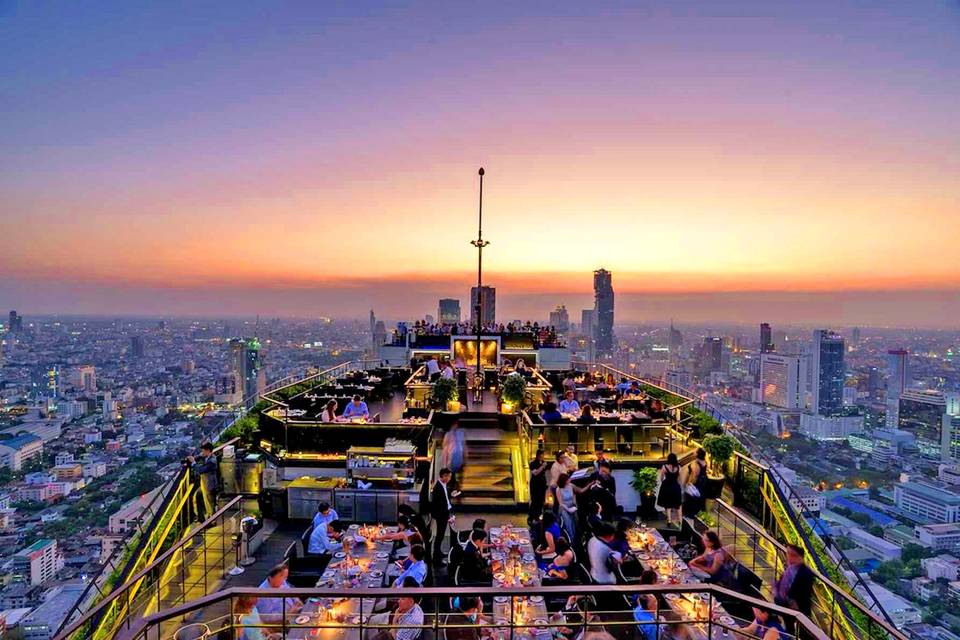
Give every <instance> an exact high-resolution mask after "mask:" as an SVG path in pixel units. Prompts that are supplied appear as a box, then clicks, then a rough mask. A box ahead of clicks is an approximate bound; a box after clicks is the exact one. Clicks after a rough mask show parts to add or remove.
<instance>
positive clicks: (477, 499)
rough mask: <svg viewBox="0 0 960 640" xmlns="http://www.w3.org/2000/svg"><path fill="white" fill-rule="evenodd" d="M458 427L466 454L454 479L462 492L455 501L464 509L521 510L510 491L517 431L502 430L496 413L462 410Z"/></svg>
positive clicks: (511, 489)
mask: <svg viewBox="0 0 960 640" xmlns="http://www.w3.org/2000/svg"><path fill="white" fill-rule="evenodd" d="M460 428H461V429H462V430H463V432H464V436H465V441H466V450H467V451H466V454H467V455H466V459H465V461H464V468H463V471H462V473H461V474H460V477H459V478H457V480H458V481H459V484H460V486H459V488H460V491H461V492H462V493H461V494H460V495H459V496H457V498H455V499H454V503H455V504H456V505H458V506H460V507H461V508H462V509H465V510H483V511H485V512H499V513H504V512H522V511H524V510H525V506H524V505H518V504H517V502H516V499H515V498H514V491H513V482H514V478H513V466H512V464H511V451H512V449H513V448H515V447H517V446H518V439H517V434H516V433H515V432H511V431H506V430H504V429H502V428H501V427H500V421H499V419H498V417H497V414H496V413H482V412H466V413H463V414H461V416H460ZM525 481H526V479H525V478H524V479H521V482H525Z"/></svg>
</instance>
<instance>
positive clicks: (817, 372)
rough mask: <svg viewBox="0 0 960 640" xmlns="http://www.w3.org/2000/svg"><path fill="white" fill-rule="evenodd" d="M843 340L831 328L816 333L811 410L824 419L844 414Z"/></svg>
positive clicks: (818, 330)
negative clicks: (824, 417)
mask: <svg viewBox="0 0 960 640" xmlns="http://www.w3.org/2000/svg"><path fill="white" fill-rule="evenodd" d="M845 352H846V345H845V344H844V340H843V337H842V336H840V335H839V334H838V333H835V332H833V331H830V330H829V329H817V330H816V331H814V332H813V348H812V354H811V355H812V361H811V367H812V369H813V380H812V383H813V384H812V385H811V391H812V402H811V405H810V409H811V411H813V412H814V413H816V414H819V415H822V416H834V415H838V414H840V413H842V412H843V382H844V374H845V371H844V353H845Z"/></svg>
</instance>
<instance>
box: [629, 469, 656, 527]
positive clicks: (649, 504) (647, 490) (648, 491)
mask: <svg viewBox="0 0 960 640" xmlns="http://www.w3.org/2000/svg"><path fill="white" fill-rule="evenodd" d="M657 480H658V477H657V470H656V469H654V468H653V467H641V468H640V469H636V470H635V471H634V472H633V479H632V480H631V481H630V486H631V487H633V490H634V491H636V492H637V493H639V494H640V509H639V513H640V517H641V518H644V519H647V520H652V519H654V518H656V517H657V496H656V491H657Z"/></svg>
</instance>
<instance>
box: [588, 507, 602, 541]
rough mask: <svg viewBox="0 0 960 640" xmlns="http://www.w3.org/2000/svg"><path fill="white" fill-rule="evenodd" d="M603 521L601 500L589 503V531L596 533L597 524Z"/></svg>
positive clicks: (592, 533) (591, 533)
mask: <svg viewBox="0 0 960 640" xmlns="http://www.w3.org/2000/svg"><path fill="white" fill-rule="evenodd" d="M602 522H603V507H602V506H601V505H600V503H599V502H596V501H594V502H588V503H587V533H589V534H590V535H596V530H597V526H599V525H600V524H601V523H602Z"/></svg>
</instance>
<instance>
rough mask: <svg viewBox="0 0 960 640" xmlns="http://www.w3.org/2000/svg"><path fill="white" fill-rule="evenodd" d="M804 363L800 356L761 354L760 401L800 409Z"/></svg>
mask: <svg viewBox="0 0 960 640" xmlns="http://www.w3.org/2000/svg"><path fill="white" fill-rule="evenodd" d="M805 364H806V359H805V358H802V357H800V356H785V355H780V354H776V353H763V354H761V355H760V401H761V402H762V403H764V404H769V405H773V406H775V407H781V408H783V409H802V408H803V380H805V379H806V371H805V370H804V365H805Z"/></svg>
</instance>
